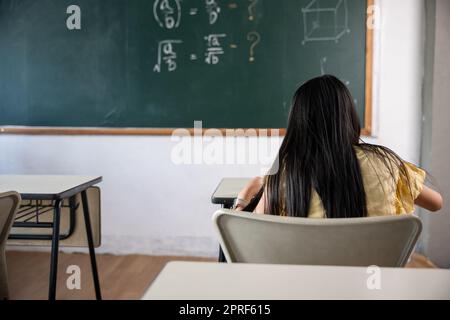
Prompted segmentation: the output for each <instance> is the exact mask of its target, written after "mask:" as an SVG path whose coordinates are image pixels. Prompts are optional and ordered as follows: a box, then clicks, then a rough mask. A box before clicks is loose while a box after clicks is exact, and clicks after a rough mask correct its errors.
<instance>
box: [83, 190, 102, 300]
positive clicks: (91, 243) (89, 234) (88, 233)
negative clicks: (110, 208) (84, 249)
mask: <svg viewBox="0 0 450 320" xmlns="http://www.w3.org/2000/svg"><path fill="white" fill-rule="evenodd" d="M81 201H82V202H83V214H84V222H85V224H86V236H87V240H88V246H89V255H90V257H91V267H92V278H93V279H94V287H95V297H96V298H97V300H102V293H101V291H100V281H99V279H98V271H97V261H96V259H95V249H94V240H93V238H92V228H91V218H90V215H89V205H88V200H87V195H86V190H85V191H82V192H81Z"/></svg>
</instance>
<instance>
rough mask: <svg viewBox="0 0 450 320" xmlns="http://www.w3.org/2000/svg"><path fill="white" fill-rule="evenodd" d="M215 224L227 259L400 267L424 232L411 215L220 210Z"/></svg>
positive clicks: (268, 262)
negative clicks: (303, 215) (348, 216)
mask: <svg viewBox="0 0 450 320" xmlns="http://www.w3.org/2000/svg"><path fill="white" fill-rule="evenodd" d="M213 221H214V226H215V229H216V231H217V233H218V236H219V241H220V244H221V246H222V249H223V251H224V254H225V257H226V258H227V261H228V262H239V263H264V264H299V265H333V266H371V265H376V266H379V267H403V266H404V265H405V264H406V263H407V261H408V259H409V257H410V255H411V253H412V251H413V249H414V246H415V244H416V242H417V239H418V237H419V235H420V232H421V231H422V223H421V221H420V219H418V218H416V217H414V216H412V215H402V216H384V217H374V218H354V219H307V218H292V217H279V216H269V215H260V214H252V213H245V212H242V213H238V212H233V211H230V210H225V209H224V210H219V211H217V212H216V213H215V214H214V216H213Z"/></svg>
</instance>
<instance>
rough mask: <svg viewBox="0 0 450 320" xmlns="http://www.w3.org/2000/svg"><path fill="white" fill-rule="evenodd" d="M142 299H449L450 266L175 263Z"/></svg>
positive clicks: (162, 274)
mask: <svg viewBox="0 0 450 320" xmlns="http://www.w3.org/2000/svg"><path fill="white" fill-rule="evenodd" d="M374 271H375V272H376V277H377V278H376V279H375V278H374V276H375V273H374ZM378 276H379V277H378ZM142 299H143V300H166V299H167V300H169V299H170V300H318V299H324V300H329V299H332V300H335V299H337V300H341V299H342V300H379V299H386V300H400V299H406V300H428V299H445V300H448V299H450V270H443V269H400V268H398V269H395V268H381V269H378V270H372V269H371V270H368V269H367V268H362V267H329V266H298V265H261V264H260V265H257V264H237V263H236V264H235V263H233V264H225V263H205V262H171V263H168V264H167V265H166V266H165V267H164V269H163V270H162V271H161V273H160V274H159V275H158V277H157V278H156V280H155V281H154V282H153V284H152V285H151V286H150V288H149V289H148V290H147V292H146V293H145V294H144V296H143V298H142Z"/></svg>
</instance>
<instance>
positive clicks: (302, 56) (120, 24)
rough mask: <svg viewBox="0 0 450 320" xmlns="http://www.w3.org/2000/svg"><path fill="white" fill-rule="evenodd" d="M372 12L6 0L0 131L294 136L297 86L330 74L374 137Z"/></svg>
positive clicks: (0, 17) (343, 0)
mask: <svg viewBox="0 0 450 320" xmlns="http://www.w3.org/2000/svg"><path fill="white" fill-rule="evenodd" d="M71 5H76V6H77V8H79V9H80V10H79V13H80V15H79V16H77V15H76V14H78V11H76V10H75V9H76V8H75V9H73V8H74V7H73V6H72V7H70V6H71ZM367 6H368V1H367V0H282V1H274V0H249V1H238V0H183V1H181V0H70V1H69V0H39V1H36V0H0V126H30V127H36V126H39V127H41V126H44V127H95V128H154V129H158V128H192V127H193V126H194V121H196V120H200V121H203V127H204V128H284V127H285V126H286V121H287V116H288V112H289V109H290V105H291V100H292V95H293V93H294V91H295V90H296V88H297V87H298V86H299V85H300V84H302V83H303V82H304V81H306V80H308V79H310V78H312V77H315V76H318V75H321V74H325V73H326V74H334V75H336V76H338V77H339V78H340V79H341V80H342V81H344V82H345V83H346V84H347V85H348V87H349V89H350V90H351V92H352V94H353V96H354V98H355V103H356V106H357V110H358V114H359V116H360V119H361V123H362V125H363V126H365V127H366V129H369V126H370V123H369V122H368V121H367V119H370V110H371V108H370V105H369V104H370V99H367V98H368V97H367V95H368V92H369V91H370V88H368V86H369V83H368V81H367V79H368V69H367V68H366V64H367V65H368V64H369V62H370V61H367V59H366V57H367V56H368V55H367V54H368V52H367V50H371V48H370V45H369V46H366V45H367V43H368V41H367V34H368V31H367V30H366V15H367ZM68 8H69V10H68ZM72 9H73V10H72ZM74 10H75V11H74ZM74 14H75V15H76V16H74ZM77 17H78V18H80V19H79V20H76V19H75V18H77ZM77 22H79V23H80V24H79V25H78V26H77V25H76V23H77ZM78 27H80V28H81V29H78ZM369 56H370V55H369ZM369 77H370V75H369Z"/></svg>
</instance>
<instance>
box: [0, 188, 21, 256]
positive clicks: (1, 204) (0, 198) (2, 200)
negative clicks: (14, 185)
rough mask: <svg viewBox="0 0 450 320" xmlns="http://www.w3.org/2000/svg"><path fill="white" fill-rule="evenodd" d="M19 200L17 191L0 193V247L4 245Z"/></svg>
mask: <svg viewBox="0 0 450 320" xmlns="http://www.w3.org/2000/svg"><path fill="white" fill-rule="evenodd" d="M20 201H21V198H20V194H18V193H17V192H6V193H0V248H3V247H5V243H6V239H7V238H8V235H9V231H10V230H11V226H12V224H13V220H14V215H15V213H16V212H17V209H18V208H19V206H20Z"/></svg>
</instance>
